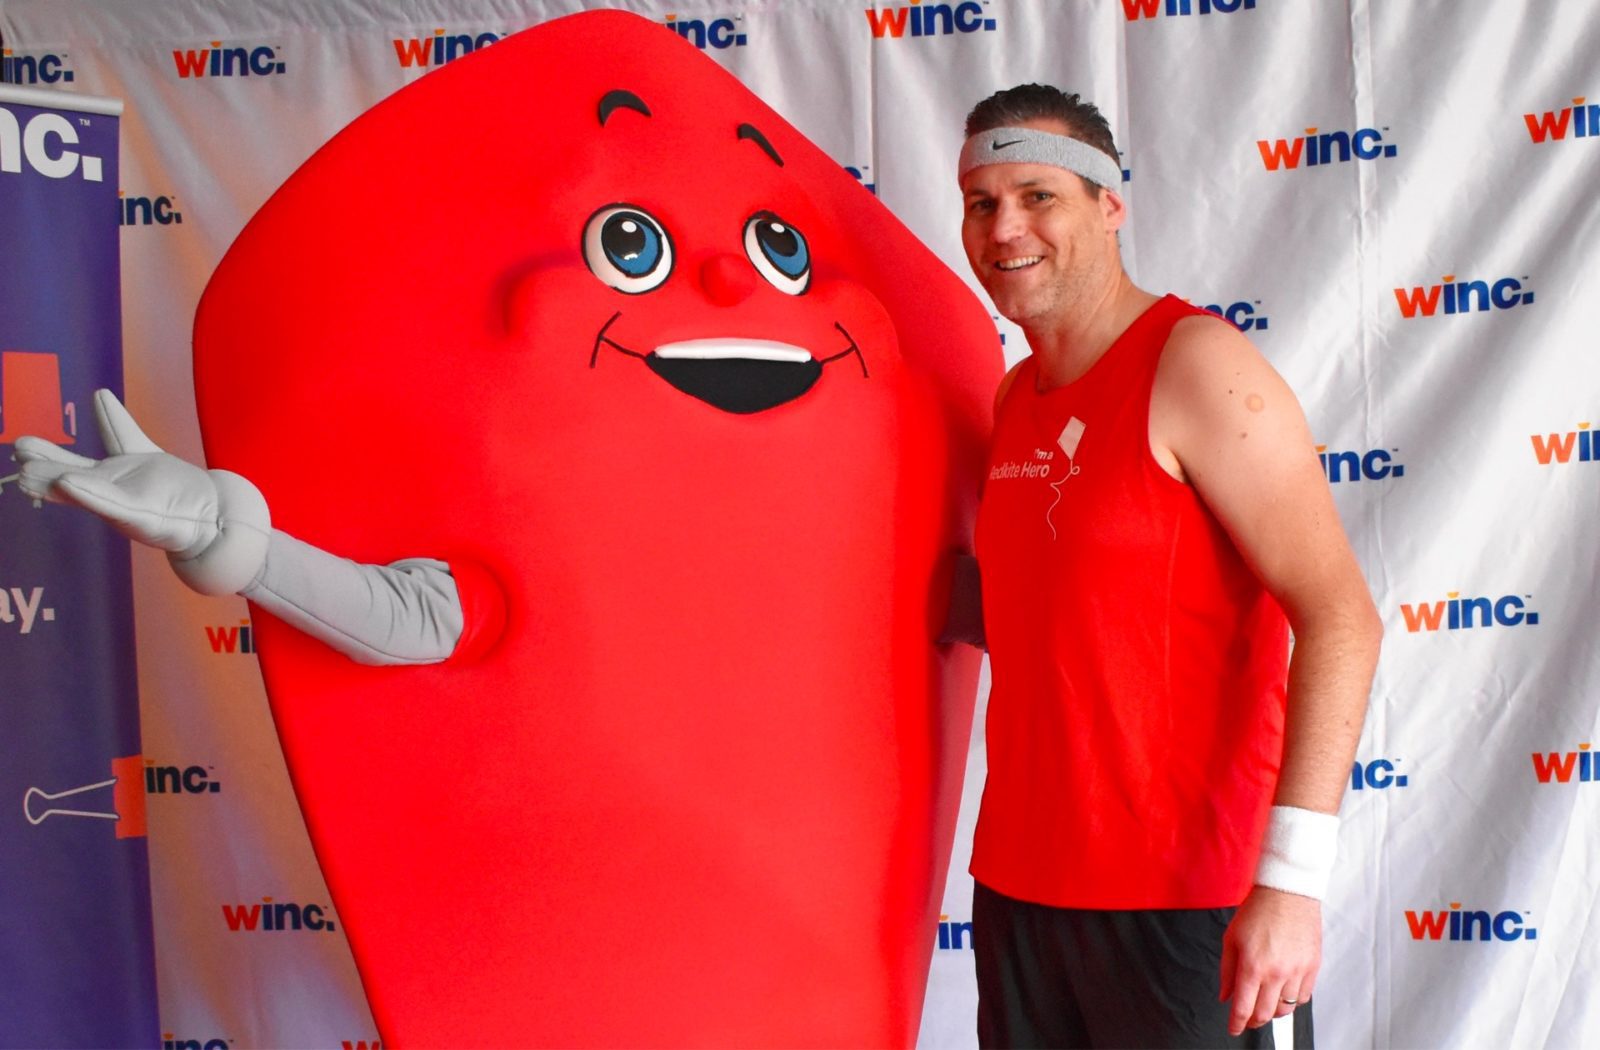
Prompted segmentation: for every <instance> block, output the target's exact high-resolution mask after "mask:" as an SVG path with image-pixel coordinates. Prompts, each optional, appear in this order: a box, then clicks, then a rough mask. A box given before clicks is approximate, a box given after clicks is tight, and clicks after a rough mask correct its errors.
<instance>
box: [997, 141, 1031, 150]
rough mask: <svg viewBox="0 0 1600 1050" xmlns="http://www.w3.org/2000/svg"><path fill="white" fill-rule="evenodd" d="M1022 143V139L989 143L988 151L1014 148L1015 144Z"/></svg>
mask: <svg viewBox="0 0 1600 1050" xmlns="http://www.w3.org/2000/svg"><path fill="white" fill-rule="evenodd" d="M1023 141H1025V140H1024V139H1012V140H1011V141H1010V142H991V143H990V144H989V148H990V149H1005V148H1006V147H1007V146H1015V145H1016V144H1017V143H1019V142H1023Z"/></svg>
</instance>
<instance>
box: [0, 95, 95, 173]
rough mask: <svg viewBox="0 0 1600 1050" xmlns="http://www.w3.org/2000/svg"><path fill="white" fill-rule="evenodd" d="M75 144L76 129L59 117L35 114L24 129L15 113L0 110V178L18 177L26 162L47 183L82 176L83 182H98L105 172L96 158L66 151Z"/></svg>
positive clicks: (82, 119)
mask: <svg viewBox="0 0 1600 1050" xmlns="http://www.w3.org/2000/svg"><path fill="white" fill-rule="evenodd" d="M78 121H79V123H80V124H86V123H87V122H88V121H89V118H88V117H79V118H78ZM77 144H78V129H77V127H75V126H74V125H73V124H72V122H71V121H69V120H68V119H67V118H66V117H63V116H62V115H61V114H59V113H36V114H34V115H33V116H31V117H29V118H28V123H27V125H26V126H24V125H23V124H22V123H21V122H20V121H18V120H17V115H16V114H15V113H13V112H11V111H10V110H9V109H6V108H5V107H3V106H0V174H11V175H20V174H22V162H23V161H24V160H26V161H27V162H28V167H29V168H31V169H32V170H33V171H34V172H36V173H37V174H40V175H43V176H44V177H45V178H47V179H65V178H68V177H69V176H71V175H72V174H73V173H74V172H82V173H83V179H84V181H85V182H100V181H101V180H102V178H103V177H104V171H105V168H104V165H103V164H102V163H101V161H100V158H99V157H89V156H81V155H79V154H78V153H77V152H75V151H73V150H70V149H67V148H66V147H68V146H76V145H77ZM80 161H82V163H81V164H80V163H79V162H80Z"/></svg>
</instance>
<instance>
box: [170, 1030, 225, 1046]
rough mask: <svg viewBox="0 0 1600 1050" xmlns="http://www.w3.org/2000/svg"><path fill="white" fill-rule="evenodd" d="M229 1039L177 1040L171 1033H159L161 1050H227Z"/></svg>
mask: <svg viewBox="0 0 1600 1050" xmlns="http://www.w3.org/2000/svg"><path fill="white" fill-rule="evenodd" d="M232 1046H233V1040H231V1039H222V1038H216V1039H179V1038H178V1037H177V1036H175V1035H173V1034H172V1033H171V1032H162V1033H161V1050H229V1048H230V1047H232Z"/></svg>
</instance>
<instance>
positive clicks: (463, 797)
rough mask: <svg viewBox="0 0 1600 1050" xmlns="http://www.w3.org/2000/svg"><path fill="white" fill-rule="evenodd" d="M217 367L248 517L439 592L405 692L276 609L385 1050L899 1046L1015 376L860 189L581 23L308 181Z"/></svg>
mask: <svg viewBox="0 0 1600 1050" xmlns="http://www.w3.org/2000/svg"><path fill="white" fill-rule="evenodd" d="M195 357H196V365H195V367H196V379H197V387H198V391H199V401H200V413H201V417H200V418H201V426H202V431H203V434H204V438H205V445H206V451H207V457H208V459H209V461H210V463H211V465H212V466H214V467H222V468H227V469H230V470H234V471H238V472H239V473H241V474H244V475H245V476H246V477H249V478H251V479H252V480H254V481H255V482H256V483H257V484H258V485H259V486H260V488H261V490H262V492H263V493H264V494H265V495H266V497H267V500H268V502H269V504H270V506H271V508H272V512H273V522H274V525H276V526H277V527H280V528H282V529H284V530H285V531H287V532H289V533H291V534H293V535H296V536H298V537H300V538H302V539H304V540H307V541H309V542H311V543H314V544H317V545H319V546H321V547H324V548H326V549H328V550H331V551H334V552H337V553H339V554H343V555H346V556H349V557H353V558H356V559H359V560H363V561H369V562H382V561H389V560H392V559H396V558H402V557H410V556H426V557H434V558H439V559H443V560H445V561H447V562H448V563H449V564H450V566H451V569H452V572H453V573H454V575H455V576H456V579H457V582H458V586H459V589H460V594H461V598H462V602H463V605H464V607H465V613H466V619H467V629H466V633H465V634H464V635H463V637H462V640H461V642H460V644H459V645H458V646H457V649H456V654H455V656H453V657H452V658H451V659H450V660H449V661H447V662H446V663H443V664H439V665H435V666H430V667H390V668H371V667H363V666H358V665H356V664H354V663H352V662H350V661H349V660H347V659H345V658H344V657H342V656H339V655H337V654H335V653H334V652H332V651H331V650H329V649H327V648H326V647H324V646H322V645H321V644H320V643H318V642H315V641H312V640H310V639H309V638H307V637H305V636H303V635H300V634H298V633H297V632H295V631H293V630H291V629H289V628H287V627H286V626H284V625H283V624H282V623H279V622H277V621H275V620H273V619H271V617H269V616H267V615H266V614H265V613H262V612H260V611H257V616H258V619H259V621H260V623H259V627H258V639H259V652H260V657H261V662H262V665H263V668H264V672H265V675H266V679H267V687H268V692H269V695H270V698H271V702H272V707H273V712H274V716H275V718H276V721H277V725H278V730H279V733H280V735H281V737H282V742H283V746H284V750H285V753H286V757H287V760H288V763H289V768H290V772H291V775H292V777H293V780H294V784H295V788H296V791H297V794H298V797H299V799H300V802H301V805H302V807H303V809H304V811H305V815H306V819H307V822H308V825H309V828H310V831H311V835H312V838H313V841H314V843H315V846H316V851H317V856H318V859H319V860H320V862H321V864H322V867H323V870H324V872H325V874H326V877H327V880H328V884H329V887H330V889H331V891H332V893H333V896H334V902H335V904H336V906H337V909H338V912H339V916H340V919H341V922H342V926H343V929H344V930H345V932H346V933H347V934H348V936H349V939H350V942H351V945H352V947H353V949H354V952H355V957H356V962H357V965H358V968H359V970H360V973H361V976H362V979H363V982H364V984H365V987H366V990H367V992H368V995H369V998H370V1001H371V1004H372V1008H373V1011H374V1014H375V1016H376V1019H377V1022H378V1026H379V1029H380V1031H381V1032H382V1035H383V1038H384V1042H385V1043H386V1044H388V1045H406V1044H413V1045H430V1046H443V1045H455V1044H459V1043H461V1042H463V1041H469V1042H473V1043H484V1044H506V1045H535V1044H539V1045H592V1044H629V1045H659V1044H699V1045H703V1044H731V1045H763V1044H780V1045H812V1046H822V1045H853V1046H860V1045H895V1044H899V1045H906V1044H909V1043H911V1042H912V1041H913V1040H914V1039H915V1036H916V1031H917V1024H918V1019H919V1015H920V1008H921V1001H922V994H923V986H924V983H925V981H926V974H927V968H928V963H929V959H930V955H931V951H932V938H933V932H934V924H935V921H936V914H937V901H938V898H939V894H940V892H941V890H942V887H943V879H944V874H945V868H946V864H947V854H948V851H949V847H950V842H951V838H952V834H953V825H954V821H955V810H956V804H957V797H958V794H959V790H960V779H961V772H962V763H963V758H964V754H965V745H966V742H967V738H968V732H969V729H970V722H971V709H972V702H973V697H974V692H975V685H976V678H977V672H978V653H977V652H976V651H975V650H973V649H970V648H967V647H964V646H957V647H948V646H939V645H936V644H935V643H934V641H933V639H934V638H935V636H936V635H937V633H938V629H939V626H940V623H941V621H942V619H943V617H944V614H945V608H946V605H947V602H948V589H949V563H950V559H951V556H952V554H953V553H954V552H955V551H956V550H958V549H963V548H966V547H967V545H968V536H969V530H970V524H971V516H972V512H973V509H974V505H975V502H976V495H977V484H978V478H979V476H980V473H981V460H982V455H983V451H984V442H985V440H986V437H987V430H988V426H989V421H990V412H989V407H988V406H989V399H990V397H991V396H992V393H993V390H994V388H995V385H996V383H997V381H998V379H999V376H1000V372H1001V358H1000V352H999V347H998V344H997V341H996V339H995V333H994V329H993V327H992V325H991V324H990V321H989V319H988V317H987V315H986V314H985V312H984V311H983V309H982V308H981V307H980V306H979V305H978V303H977V302H976V300H975V299H974V298H973V297H972V296H971V295H970V294H969V293H968V292H967V291H966V289H965V287H964V286H963V285H962V284H961V283H960V282H959V281H958V280H957V279H956V278H955V276H954V275H952V274H951V273H950V272H949V271H948V270H947V269H946V268H945V267H944V266H942V265H941V264H940V263H939V262H938V261H937V260H936V259H935V258H934V256H932V255H931V254H930V253H929V252H928V251H927V250H926V249H925V248H923V247H922V246H921V245H920V244H918V243H917V241H916V240H915V239H914V238H913V237H912V236H911V235H910V234H909V233H908V232H907V231H906V230H905V229H904V228H903V227H902V226H901V225H900V224H899V223H898V222H896V221H895V220H894V219H893V218H892V217H890V215H889V214H888V212H887V211H886V210H885V209H884V208H883V207H882V206H880V205H879V204H878V203H877V201H876V200H875V199H874V198H873V197H871V195H869V194H868V193H867V192H866V191H864V190H863V189H862V188H861V187H860V186H859V185H858V184H857V183H856V182H855V181H854V180H853V179H852V178H851V177H850V176H849V175H848V174H847V173H846V172H844V171H843V170H842V169H841V168H840V167H839V166H838V165H837V164H836V163H834V162H832V161H831V160H829V159H828V158H827V157H826V156H825V155H823V154H822V153H821V151H819V150H818V149H817V148H816V147H815V146H813V145H811V144H810V143H809V142H807V141H806V140H805V139H804V138H803V137H802V136H801V135H800V134H799V133H797V132H796V131H795V130H794V129H793V128H791V127H790V126H789V125H788V124H786V123H785V122H784V121H783V120H782V118H780V117H778V116H777V115H776V114H775V113H774V112H773V111H772V110H771V109H770V108H768V107H767V106H765V105H764V104H762V103H761V102H760V101H759V100H758V99H757V98H756V97H755V96H754V95H753V94H751V93H750V92H749V91H748V90H746V89H745V88H744V87H742V86H741V85H740V84H739V83H738V82H737V81H736V80H735V79H734V78H733V77H732V76H730V75H729V74H727V73H726V72H724V71H723V70H722V69H720V68H719V67H718V66H717V65H716V64H715V63H714V62H712V61H711V60H709V59H707V58H706V57H704V56H702V55H700V54H699V53H698V52H696V51H695V50H694V49H693V48H692V47H690V46H688V45H687V44H686V43H684V42H683V41H681V40H679V39H677V37H676V36H675V35H674V34H672V33H670V32H667V31H665V30H664V29H662V27H660V26H659V25H656V24H653V23H650V22H647V21H645V20H644V19H641V18H637V17H635V16H632V15H625V14H621V13H614V12H602V13H591V14H584V15H578V16H574V17H571V18H567V19H562V20H559V21H556V22H553V23H549V24H547V25H545V26H541V27H538V28H535V29H533V30H529V31H527V32H525V33H521V34H518V35H516V36H514V37H512V38H510V39H508V40H506V41H504V42H502V43H500V44H497V45H496V46H495V47H493V48H489V49H486V50H485V51H483V52H482V53H480V54H477V55H474V56H472V57H470V58H469V59H464V60H462V61H460V62H458V63H452V64H451V65H449V66H447V67H445V68H443V69H441V70H439V71H437V72H434V73H430V74H429V75H428V76H427V77H426V78H425V79H423V80H421V81H419V82H418V83H416V84H414V85H412V86H410V87H407V88H406V89H404V90H403V91H400V92H398V93H397V94H396V95H394V96H393V97H391V98H390V99H388V100H386V101H385V102H383V103H381V104H380V105H378V106H377V107H376V108H374V109H373V110H372V111H371V112H369V113H367V114H365V115H364V116H362V117H361V118H359V119H358V120H356V121H355V122H354V123H353V124H351V125H350V127H349V128H347V129H346V130H345V131H344V132H342V133H341V134H340V135H338V136H337V137H335V138H334V139H333V140H332V141H331V142H330V143H329V144H328V145H327V146H325V147H324V148H323V149H322V150H321V151H319V152H318V153H317V154H316V155H315V156H313V157H312V158H311V159H310V160H309V161H308V162H307V163H306V164H305V165H304V166H303V167H302V168H301V169H300V170H299V171H298V172H297V173H296V174H295V175H294V176H293V177H292V178H290V179H289V181H288V182H287V183H286V184H285V185H284V186H283V187H282V188H281V189H280V190H279V191H278V193H277V194H275V195H274V196H273V198H272V199H271V200H270V201H268V203H267V204H266V205H265V206H264V207H263V208H262V209H261V211H260V213H259V214H258V215H257V216H256V217H255V218H254V220H253V221H252V222H251V223H250V224H249V225H248V227H247V228H246V229H245V230H244V232H243V233H242V234H241V235H240V237H239V239H238V241H237V242H236V243H235V245H234V246H233V248H232V249H231V250H230V251H229V253H228V255H227V257H226V258H225V259H224V261H223V263H222V264H221V266H220V267H219V269H218V271H217V273H216V275H215V277H214V278H213V280H212V282H211V284H210V286H209V288H208V289H207V292H206V294H205V297H204V299H203V301H202V304H201V309H200V314H199V317H198V320H197V322H196V332H195Z"/></svg>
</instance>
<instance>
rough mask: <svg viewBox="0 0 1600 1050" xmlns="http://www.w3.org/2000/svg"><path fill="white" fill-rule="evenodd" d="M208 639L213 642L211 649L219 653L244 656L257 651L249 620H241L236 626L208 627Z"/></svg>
mask: <svg viewBox="0 0 1600 1050" xmlns="http://www.w3.org/2000/svg"><path fill="white" fill-rule="evenodd" d="M206 641H207V642H209V643H211V651H212V652H214V653H218V654H223V653H227V654H238V655H240V656H244V655H247V654H249V653H253V652H255V651H256V640H255V635H254V632H253V631H252V630H251V628H250V621H249V620H240V621H239V623H238V624H237V625H236V626H228V627H224V626H220V625H219V626H216V627H207V628H206Z"/></svg>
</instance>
